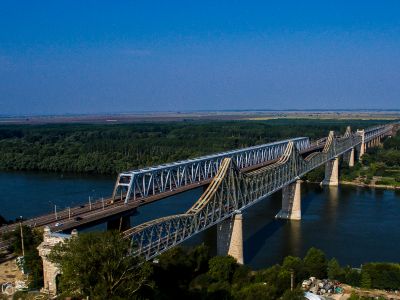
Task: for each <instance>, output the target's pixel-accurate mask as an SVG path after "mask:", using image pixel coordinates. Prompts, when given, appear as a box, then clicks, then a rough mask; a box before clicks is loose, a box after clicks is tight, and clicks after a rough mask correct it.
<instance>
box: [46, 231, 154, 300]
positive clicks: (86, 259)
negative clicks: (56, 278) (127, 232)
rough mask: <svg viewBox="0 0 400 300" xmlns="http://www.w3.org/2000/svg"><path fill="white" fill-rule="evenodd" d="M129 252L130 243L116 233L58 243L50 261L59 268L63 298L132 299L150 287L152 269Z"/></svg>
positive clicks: (87, 235) (84, 235)
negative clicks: (140, 291) (145, 286)
mask: <svg viewBox="0 0 400 300" xmlns="http://www.w3.org/2000/svg"><path fill="white" fill-rule="evenodd" d="M130 251H131V248H130V241H129V240H126V239H123V238H122V236H121V235H120V234H119V233H118V232H110V231H108V232H91V233H82V234H80V235H79V236H77V237H72V238H70V239H69V240H67V241H66V242H65V243H59V244H57V245H56V246H55V247H54V248H53V250H52V251H51V253H50V256H49V259H50V260H51V261H52V262H54V263H55V264H57V265H58V266H59V267H60V269H61V272H62V276H61V279H60V285H61V290H62V291H63V293H64V294H65V295H69V296H80V297H86V296H89V297H91V298H92V299H120V298H132V297H133V296H135V295H137V293H138V291H139V290H140V288H141V287H143V286H144V285H147V286H149V285H150V283H149V282H148V277H149V275H150V274H151V267H150V265H149V264H148V263H144V262H142V261H141V260H140V259H139V258H137V257H134V256H132V255H130Z"/></svg>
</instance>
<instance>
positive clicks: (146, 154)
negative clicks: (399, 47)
mask: <svg viewBox="0 0 400 300" xmlns="http://www.w3.org/2000/svg"><path fill="white" fill-rule="evenodd" d="M382 123H387V121H384V120H382V121H377V120H364V121H363V120H315V119H293V120H290V119H277V120H268V121H229V122H223V121H210V122H205V121H203V122H165V123H137V124H119V125H105V124H104V125H88V124H73V125H71V124H60V125H35V126H32V125H12V126H11V125H7V126H6V125H3V126H0V153H1V155H0V170H32V171H51V172H75V173H76V172H79V173H97V174H115V173H116V172H120V171H125V170H129V169H135V168H140V167H144V166H150V165H155V164H162V163H166V162H172V161H176V160H180V159H187V158H192V157H196V156H200V155H205V154H210V153H215V152H220V151H226V150H232V149H237V148H243V147H247V146H253V145H258V144H264V143H268V142H273V141H277V140H281V139H285V138H290V137H298V136H308V137H310V138H311V139H317V138H321V137H325V136H327V135H328V132H329V130H335V131H336V132H341V133H343V132H344V131H345V128H346V126H347V125H349V126H351V127H352V128H353V130H355V129H356V128H365V127H369V126H374V125H377V124H382Z"/></svg>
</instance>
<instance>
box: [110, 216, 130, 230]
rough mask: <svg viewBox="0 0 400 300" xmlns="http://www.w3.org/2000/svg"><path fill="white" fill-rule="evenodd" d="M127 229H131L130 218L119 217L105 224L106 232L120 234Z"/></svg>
mask: <svg viewBox="0 0 400 300" xmlns="http://www.w3.org/2000/svg"><path fill="white" fill-rule="evenodd" d="M129 228H131V218H130V216H121V217H119V218H116V219H112V220H109V221H108V222H107V230H117V231H119V232H122V231H125V230H128V229H129Z"/></svg>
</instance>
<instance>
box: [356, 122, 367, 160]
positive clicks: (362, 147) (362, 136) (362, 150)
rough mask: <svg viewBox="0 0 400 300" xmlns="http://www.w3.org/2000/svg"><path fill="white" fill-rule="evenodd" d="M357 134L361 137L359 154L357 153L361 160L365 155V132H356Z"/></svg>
mask: <svg viewBox="0 0 400 300" xmlns="http://www.w3.org/2000/svg"><path fill="white" fill-rule="evenodd" d="M357 134H358V135H359V136H361V144H360V153H359V159H361V158H362V156H363V155H364V154H365V150H366V144H365V131H364V129H363V130H359V129H358V130H357Z"/></svg>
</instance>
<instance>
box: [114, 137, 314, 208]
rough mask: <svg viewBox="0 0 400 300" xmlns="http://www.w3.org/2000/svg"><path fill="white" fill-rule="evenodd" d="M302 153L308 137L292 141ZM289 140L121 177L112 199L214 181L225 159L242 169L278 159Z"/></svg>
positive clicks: (307, 146)
mask: <svg viewBox="0 0 400 300" xmlns="http://www.w3.org/2000/svg"><path fill="white" fill-rule="evenodd" d="M292 141H293V142H294V143H295V145H296V147H297V148H298V149H299V150H300V151H301V150H304V149H307V148H309V147H310V140H309V138H307V137H299V138H295V139H293V140H292ZM288 143H289V140H284V141H279V142H274V143H269V144H264V145H259V146H254V147H249V148H244V149H239V150H234V151H228V152H222V153H217V154H213V155H208V156H203V157H199V158H195V159H188V160H184V161H178V162H174V163H170V164H164V165H160V166H154V167H149V168H145V169H140V170H134V171H130V172H124V173H121V174H119V175H118V178H117V182H116V184H115V188H114V193H113V197H114V198H115V196H116V195H118V193H119V192H121V191H122V190H123V189H124V191H125V192H126V194H125V196H124V198H125V202H127V201H129V199H130V198H131V197H132V198H133V199H136V197H148V196H151V195H155V194H159V193H163V192H166V191H171V190H174V189H176V188H179V187H182V186H186V185H189V184H195V183H198V182H201V181H203V180H207V179H211V178H213V177H214V176H215V174H217V172H218V169H219V166H220V164H221V162H222V160H223V159H224V158H227V157H229V158H232V160H233V161H234V162H235V164H236V165H237V166H238V167H239V168H246V167H250V166H254V165H258V164H262V163H264V162H267V161H270V160H274V159H277V158H278V157H280V156H281V155H282V153H283V151H284V150H285V148H286V146H287V144H288Z"/></svg>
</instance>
